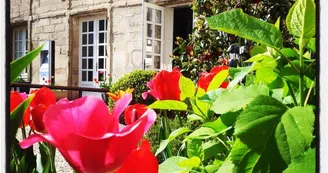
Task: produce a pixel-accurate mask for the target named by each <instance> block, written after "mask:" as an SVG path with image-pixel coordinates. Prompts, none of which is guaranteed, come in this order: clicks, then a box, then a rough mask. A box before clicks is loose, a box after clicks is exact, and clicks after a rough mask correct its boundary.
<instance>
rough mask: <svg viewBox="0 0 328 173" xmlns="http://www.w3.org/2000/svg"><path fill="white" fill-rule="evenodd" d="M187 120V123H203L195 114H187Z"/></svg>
mask: <svg viewBox="0 0 328 173" xmlns="http://www.w3.org/2000/svg"><path fill="white" fill-rule="evenodd" d="M187 120H188V121H189V122H192V121H204V120H203V118H202V117H200V116H198V115H196V114H188V115H187Z"/></svg>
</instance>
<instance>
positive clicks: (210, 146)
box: [202, 139, 226, 160]
mask: <svg viewBox="0 0 328 173" xmlns="http://www.w3.org/2000/svg"><path fill="white" fill-rule="evenodd" d="M202 148H203V150H204V160H207V159H211V158H213V157H215V156H216V155H217V154H219V153H220V152H223V151H226V148H225V147H224V145H223V144H222V143H221V142H219V141H218V140H217V139H215V140H210V141H208V142H205V143H203V144H202Z"/></svg>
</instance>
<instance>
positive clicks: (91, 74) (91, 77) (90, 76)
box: [88, 71, 93, 82]
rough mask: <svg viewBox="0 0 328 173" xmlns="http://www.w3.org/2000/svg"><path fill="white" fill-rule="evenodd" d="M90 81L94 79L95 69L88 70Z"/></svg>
mask: <svg viewBox="0 0 328 173" xmlns="http://www.w3.org/2000/svg"><path fill="white" fill-rule="evenodd" d="M88 81H90V82H92V81H93V71H88Z"/></svg>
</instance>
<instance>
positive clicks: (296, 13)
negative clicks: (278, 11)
mask: <svg viewBox="0 0 328 173" xmlns="http://www.w3.org/2000/svg"><path fill="white" fill-rule="evenodd" d="M315 11H316V8H315V3H314V2H313V0H297V1H296V3H295V4H294V5H293V6H292V8H291V9H290V10H289V13H288V15H287V18H286V24H287V29H288V31H289V32H290V33H291V34H292V35H293V36H295V37H299V38H300V41H301V40H302V39H303V38H304V39H310V38H312V37H313V36H315V32H316V31H315V23H316V16H315V13H316V12H315ZM300 45H301V44H300ZM301 47H302V46H301Z"/></svg>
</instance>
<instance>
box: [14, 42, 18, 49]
mask: <svg viewBox="0 0 328 173" xmlns="http://www.w3.org/2000/svg"><path fill="white" fill-rule="evenodd" d="M15 51H18V41H16V42H15Z"/></svg>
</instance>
